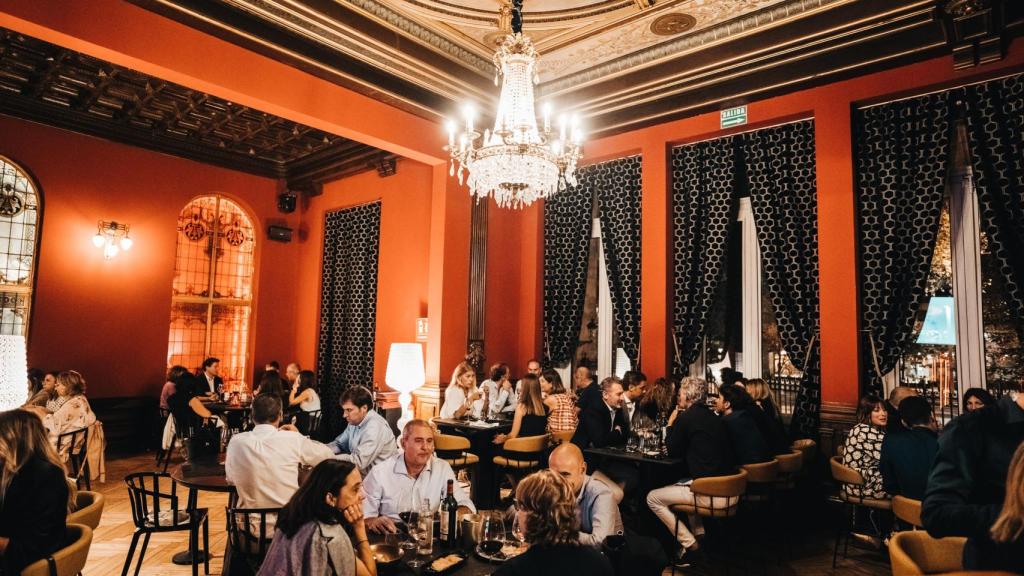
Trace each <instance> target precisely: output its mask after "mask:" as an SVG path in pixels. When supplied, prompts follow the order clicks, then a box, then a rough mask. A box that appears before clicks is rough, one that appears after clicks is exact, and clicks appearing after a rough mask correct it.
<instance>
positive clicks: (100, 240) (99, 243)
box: [92, 232, 107, 248]
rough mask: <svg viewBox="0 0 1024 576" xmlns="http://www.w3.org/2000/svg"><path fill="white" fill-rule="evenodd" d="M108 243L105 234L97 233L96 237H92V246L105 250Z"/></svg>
mask: <svg viewBox="0 0 1024 576" xmlns="http://www.w3.org/2000/svg"><path fill="white" fill-rule="evenodd" d="M106 243H107V238H106V237H105V236H103V234H100V233H99V232H97V233H96V235H95V236H93V237H92V245H93V246H95V247H97V248H103V245H104V244H106Z"/></svg>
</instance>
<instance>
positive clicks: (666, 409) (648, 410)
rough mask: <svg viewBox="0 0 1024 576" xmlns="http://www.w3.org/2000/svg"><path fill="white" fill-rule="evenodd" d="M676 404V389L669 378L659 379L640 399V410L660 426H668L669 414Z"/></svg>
mask: <svg viewBox="0 0 1024 576" xmlns="http://www.w3.org/2000/svg"><path fill="white" fill-rule="evenodd" d="M675 403H676V387H675V384H673V382H672V381H671V380H669V379H668V378H658V379H657V380H655V381H654V385H653V386H648V387H647V390H646V391H644V395H643V396H642V397H641V398H640V410H642V411H643V413H644V414H646V415H647V417H648V418H650V419H651V421H652V422H656V423H657V424H658V425H659V426H666V425H668V417H669V414H671V413H672V410H673V408H675Z"/></svg>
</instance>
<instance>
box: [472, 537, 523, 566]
mask: <svg viewBox="0 0 1024 576" xmlns="http://www.w3.org/2000/svg"><path fill="white" fill-rule="evenodd" d="M526 548H527V547H526V546H521V545H518V544H515V543H510V542H496V541H491V540H484V541H483V542H481V543H479V544H477V545H476V555H477V556H479V557H481V558H483V559H484V560H488V561H490V562H505V561H508V560H511V559H512V558H515V557H516V556H519V555H520V554H522V553H523V552H526Z"/></svg>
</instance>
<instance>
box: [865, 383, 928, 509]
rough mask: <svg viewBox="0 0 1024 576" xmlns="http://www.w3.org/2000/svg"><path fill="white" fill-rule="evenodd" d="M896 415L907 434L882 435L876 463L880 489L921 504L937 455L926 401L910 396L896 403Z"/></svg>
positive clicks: (919, 397) (922, 398)
mask: <svg viewBox="0 0 1024 576" xmlns="http://www.w3.org/2000/svg"><path fill="white" fill-rule="evenodd" d="M899 415H900V420H902V421H903V425H904V426H905V427H906V428H907V430H906V433H903V434H886V435H885V439H884V440H882V455H881V458H880V459H879V461H878V468H879V469H880V470H881V472H882V488H883V489H884V490H885V491H886V492H887V493H889V494H899V495H900V496H905V497H907V498H912V499H914V500H921V499H923V498H924V489H925V488H926V487H927V486H928V473H929V472H931V469H932V461H933V460H935V453H936V452H938V451H939V435H938V433H937V432H936V431H935V418H933V417H932V405H931V403H930V402H928V399H927V398H924V397H922V396H911V397H909V398H905V399H904V400H903V401H902V402H900V407H899Z"/></svg>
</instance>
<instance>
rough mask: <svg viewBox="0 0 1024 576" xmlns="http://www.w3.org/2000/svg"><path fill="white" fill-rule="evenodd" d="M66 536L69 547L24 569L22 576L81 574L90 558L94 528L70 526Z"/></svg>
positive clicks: (72, 575) (80, 525)
mask: <svg viewBox="0 0 1024 576" xmlns="http://www.w3.org/2000/svg"><path fill="white" fill-rule="evenodd" d="M64 534H65V535H66V538H67V540H66V541H67V545H65V546H64V547H63V548H61V549H60V550H57V551H56V552H54V553H53V554H51V555H50V556H49V557H47V558H43V559H42V560H37V561H35V562H33V563H31V564H29V565H28V566H26V567H25V568H23V569H22V571H21V576H75V575H76V574H79V573H81V572H82V570H83V569H85V561H86V559H88V558H89V547H90V546H91V545H92V528H89V527H88V526H86V525H84V524H68V525H67V529H66V531H65V532H64Z"/></svg>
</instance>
